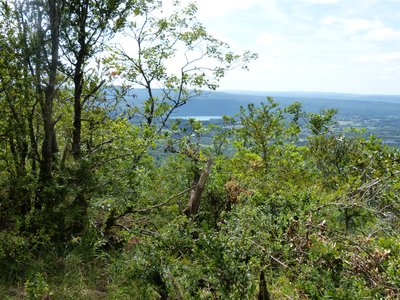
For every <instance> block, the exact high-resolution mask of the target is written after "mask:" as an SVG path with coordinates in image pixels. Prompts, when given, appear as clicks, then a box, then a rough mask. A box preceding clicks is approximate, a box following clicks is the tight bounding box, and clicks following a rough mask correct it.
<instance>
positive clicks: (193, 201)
mask: <svg viewBox="0 0 400 300" xmlns="http://www.w3.org/2000/svg"><path fill="white" fill-rule="evenodd" d="M211 165H212V161H211V159H209V160H208V161H207V165H206V168H205V169H204V170H203V171H202V172H201V175H200V178H199V181H198V182H197V184H196V185H195V186H194V187H193V189H192V190H191V192H190V198H189V205H188V207H187V208H186V209H185V210H184V211H183V212H184V213H185V214H186V215H187V216H193V215H196V214H197V213H198V211H199V208H200V200H201V195H202V193H203V191H204V188H205V185H206V182H207V178H208V176H209V175H210V172H211Z"/></svg>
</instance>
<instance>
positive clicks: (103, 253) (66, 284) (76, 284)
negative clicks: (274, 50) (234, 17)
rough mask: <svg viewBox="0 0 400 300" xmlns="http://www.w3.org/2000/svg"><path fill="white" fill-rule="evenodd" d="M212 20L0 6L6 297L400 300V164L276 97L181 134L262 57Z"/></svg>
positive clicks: (90, 0) (173, 13)
mask: <svg viewBox="0 0 400 300" xmlns="http://www.w3.org/2000/svg"><path fill="white" fill-rule="evenodd" d="M196 12H197V8H196V5H195V4H192V3H191V4H188V5H184V4H182V3H179V1H173V2H171V3H169V4H166V1H150V0H144V1H140V0H105V1H97V0H83V1H77V0H58V1H56V0H35V1H30V0H26V1H20V0H15V1H12V2H11V1H4V0H3V1H1V2H0V21H1V24H2V26H1V28H0V270H1V271H0V298H5V299H21V298H27V299H53V298H54V299H254V298H257V299H285V298H288V299H319V298H333V299H364V298H368V299H371V298H372V299H375V298H376V299H382V298H387V299H395V298H397V297H399V295H400V289H399V286H400V271H399V270H400V241H399V239H398V236H399V234H400V232H399V228H400V227H399V225H400V224H399V218H398V216H399V209H400V202H399V189H400V182H399V170H400V168H399V163H400V157H399V151H398V149H397V148H390V147H388V146H385V145H383V144H382V142H381V141H380V140H379V139H378V138H377V137H374V136H371V137H365V135H363V134H362V132H360V131H358V130H354V129H346V130H342V129H339V128H338V127H337V126H336V125H337V124H336V121H335V113H336V111H335V110H334V109H326V110H321V111H320V112H319V113H315V112H314V113H308V112H306V111H304V110H303V108H302V105H301V103H299V102H296V103H294V104H292V105H290V106H288V107H281V106H280V105H279V103H276V102H275V101H274V100H273V99H272V98H266V99H263V100H262V102H261V103H260V104H258V105H256V104H249V105H248V106H246V107H241V109H240V111H238V112H237V115H236V116H235V117H224V119H223V123H222V124H220V125H215V124H211V125H209V126H207V124H204V123H202V122H199V121H196V120H194V119H189V120H187V121H184V120H179V119H172V118H171V116H172V114H173V112H174V111H176V110H177V109H179V108H180V107H182V106H184V105H185V104H186V103H187V102H188V101H196V99H195V98H196V96H198V95H200V94H202V93H205V92H207V91H210V90H215V89H217V88H218V84H219V82H220V80H223V77H224V76H225V75H226V74H227V72H229V71H230V70H232V69H234V68H243V69H244V70H243V72H246V69H247V65H248V63H249V62H250V61H251V60H253V59H256V58H257V55H256V54H255V53H252V52H250V51H249V52H245V53H241V54H237V53H236V52H235V51H233V50H232V49H231V48H230V46H229V45H228V44H227V43H225V42H223V41H220V40H219V39H216V38H215V37H213V36H212V35H211V34H209V33H208V32H207V30H206V28H205V27H204V26H203V25H202V24H201V23H200V22H199V21H198V19H197V18H196ZM121 41H123V42H121ZM243 76H245V74H244V75H243ZM139 88H140V89H141V92H140V95H142V96H143V95H145V96H144V98H140V99H139V98H138V97H137V95H136V94H135V90H137V89H139ZM143 90H144V91H145V93H143ZM138 94H139V93H138ZM205 137H207V138H208V139H207V141H208V142H204V141H205V139H204V138H205Z"/></svg>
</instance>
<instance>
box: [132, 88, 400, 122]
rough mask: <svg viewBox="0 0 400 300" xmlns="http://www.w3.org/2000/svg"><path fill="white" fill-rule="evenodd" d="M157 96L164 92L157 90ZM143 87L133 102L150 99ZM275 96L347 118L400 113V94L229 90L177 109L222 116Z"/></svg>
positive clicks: (284, 102)
mask: <svg viewBox="0 0 400 300" xmlns="http://www.w3.org/2000/svg"><path fill="white" fill-rule="evenodd" d="M154 94H155V95H156V96H160V95H161V91H160V90H155V92H154ZM146 96H147V94H146V92H145V90H143V89H135V90H132V91H131V92H130V94H129V95H128V96H127V100H128V101H129V103H130V104H131V105H138V106H140V105H141V103H143V101H144V100H145V99H146ZM268 96H271V97H272V98H273V99H274V100H275V101H277V102H278V103H279V104H280V105H281V106H287V105H290V104H291V103H293V102H295V101H299V102H301V103H302V104H303V107H304V109H305V110H306V111H308V112H318V111H320V110H321V109H326V108H337V109H338V111H339V112H338V117H344V118H354V117H362V118H387V117H391V116H393V117H398V116H400V96H387V95H382V96H380V95H356V94H340V93H319V92H315V93H312V92H258V91H229V92H205V93H204V94H203V95H201V96H199V97H197V98H194V99H191V100H190V101H188V103H187V104H186V105H184V106H182V107H180V108H179V109H177V110H176V111H175V112H174V116H175V117H179V116H222V115H234V114H236V113H238V112H239V108H240V106H246V105H247V104H249V103H255V104H257V103H260V102H261V101H266V99H267V97H268Z"/></svg>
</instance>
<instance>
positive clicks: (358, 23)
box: [322, 16, 382, 33]
mask: <svg viewBox="0 0 400 300" xmlns="http://www.w3.org/2000/svg"><path fill="white" fill-rule="evenodd" d="M322 23H323V24H325V25H338V26H339V28H340V29H341V30H343V31H344V32H346V33H357V32H360V31H365V30H370V29H376V28H380V27H382V24H381V23H380V22H379V21H371V20H367V19H361V18H357V19H344V18H337V17H332V16H329V17H326V18H324V19H323V20H322Z"/></svg>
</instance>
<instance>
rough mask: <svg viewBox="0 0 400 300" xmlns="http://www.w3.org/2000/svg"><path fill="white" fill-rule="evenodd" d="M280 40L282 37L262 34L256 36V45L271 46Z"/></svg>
mask: <svg viewBox="0 0 400 300" xmlns="http://www.w3.org/2000/svg"><path fill="white" fill-rule="evenodd" d="M281 39H282V37H281V36H279V35H276V34H271V33H268V32H262V33H260V34H259V35H258V36H257V38H256V43H257V44H258V45H262V46H271V45H274V44H276V43H277V42H279V41H280V40H281Z"/></svg>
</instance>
